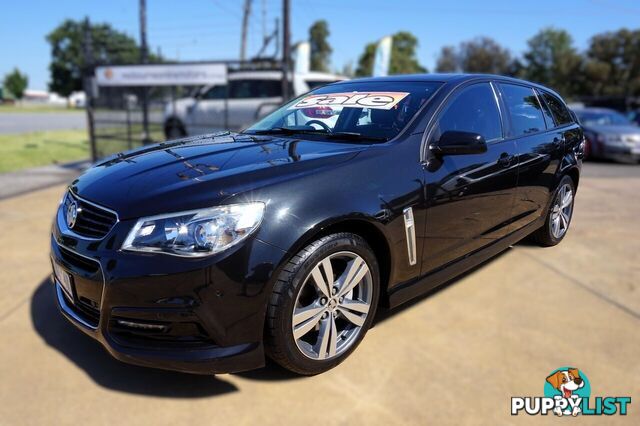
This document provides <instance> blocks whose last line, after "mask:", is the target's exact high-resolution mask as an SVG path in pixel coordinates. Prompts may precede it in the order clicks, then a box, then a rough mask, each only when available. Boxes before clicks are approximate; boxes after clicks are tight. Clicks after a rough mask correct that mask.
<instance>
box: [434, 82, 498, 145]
mask: <svg viewBox="0 0 640 426" xmlns="http://www.w3.org/2000/svg"><path fill="white" fill-rule="evenodd" d="M447 131H458V132H471V133H477V134H480V135H482V137H484V139H485V141H487V142H491V141H495V140H498V139H501V138H502V122H501V120H500V112H499V111H498V105H497V104H496V98H495V95H494V93H493V89H492V88H491V85H490V84H489V83H478V84H474V85H472V86H469V87H466V88H464V89H462V91H461V92H459V93H458V94H457V95H456V96H455V98H454V99H453V101H450V102H449V105H447V106H446V108H445V110H444V112H443V113H441V114H440V118H438V121H437V123H436V126H435V128H434V131H433V133H432V135H431V141H432V142H436V141H438V140H439V139H440V136H442V134H443V133H444V132H447Z"/></svg>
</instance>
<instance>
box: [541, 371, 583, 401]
mask: <svg viewBox="0 0 640 426" xmlns="http://www.w3.org/2000/svg"><path fill="white" fill-rule="evenodd" d="M547 382H548V383H549V384H551V386H553V388H554V389H556V390H557V391H559V392H560V393H561V394H562V396H563V397H564V398H571V395H573V392H574V391H577V390H578V389H580V388H582V387H584V380H582V377H580V371H578V369H577V368H568V369H566V370H558V371H556V372H555V373H553V374H552V375H550V376H549V377H547Z"/></svg>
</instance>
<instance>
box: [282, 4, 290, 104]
mask: <svg viewBox="0 0 640 426" xmlns="http://www.w3.org/2000/svg"><path fill="white" fill-rule="evenodd" d="M290 12H291V4H290V0H282V100H283V101H284V102H286V101H288V100H289V98H290V97H291V94H290V93H289V70H290V69H291V39H290V37H291V34H290V30H289V18H290V16H289V14H290Z"/></svg>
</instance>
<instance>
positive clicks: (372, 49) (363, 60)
mask: <svg viewBox="0 0 640 426" xmlns="http://www.w3.org/2000/svg"><path fill="white" fill-rule="evenodd" d="M377 48H378V43H369V44H367V45H366V46H365V47H364V52H362V55H360V57H359V58H358V66H357V67H356V77H367V76H370V75H371V74H373V61H374V60H375V57H376V49H377Z"/></svg>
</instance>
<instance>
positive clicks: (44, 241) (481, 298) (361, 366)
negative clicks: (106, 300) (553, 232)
mask: <svg viewBox="0 0 640 426" xmlns="http://www.w3.org/2000/svg"><path fill="white" fill-rule="evenodd" d="M63 190H64V186H63V185H60V186H55V187H51V188H49V189H45V190H42V191H37V192H32V193H28V194H25V195H21V196H18V197H12V198H9V199H5V200H2V201H0V223H1V225H2V227H1V229H2V233H0V247H1V249H0V250H2V252H1V256H0V270H2V271H3V273H2V275H1V278H0V286H1V287H0V288H1V289H2V292H0V335H1V336H2V337H3V339H4V343H3V347H2V350H1V351H0V377H1V380H0V401H2V404H0V424H2V425H5V424H6V425H14V424H34V425H35V424H38V425H39V424H70V425H77V424H79V423H83V424H108V423H109V424H116V423H118V424H187V423H191V424H216V425H218V424H246V425H249V424H250V425H256V424H278V425H282V424H317V423H324V424H330V425H333V424H336V425H343V424H355V425H360V424H434V423H435V424H456V425H460V424H514V423H528V424H532V423H534V422H536V423H539V422H540V421H545V422H548V423H555V422H558V421H560V420H559V419H556V418H554V417H553V416H548V417H547V418H544V419H542V418H540V417H539V416H538V417H528V416H524V415H520V416H518V417H512V416H510V414H509V407H510V399H511V397H512V396H525V395H530V396H539V395H542V393H543V387H544V383H545V377H546V376H547V375H548V374H549V373H550V372H551V371H552V370H554V369H556V368H558V367H561V366H565V365H571V366H575V367H578V368H580V369H581V370H582V371H583V372H584V373H586V374H587V375H588V377H589V380H590V381H591V386H592V389H593V392H592V394H593V395H602V396H627V395H628V396H631V397H632V398H633V402H632V404H631V405H630V407H629V409H630V412H629V415H628V416H626V417H624V418H623V417H618V416H612V417H604V416H603V417H600V416H598V417H596V416H593V417H590V418H589V417H586V416H583V417H582V418H580V419H579V420H578V419H576V420H578V421H580V422H587V423H592V424H596V423H597V424H609V423H611V424H622V423H624V424H638V423H639V422H640V405H639V404H640V399H638V398H640V380H638V377H639V376H640V364H639V363H638V355H640V289H639V288H638V287H639V285H640V284H639V281H640V269H639V267H640V238H638V237H639V235H638V233H639V231H638V226H637V220H638V215H639V214H640V198H639V197H638V193H640V167H633V166H623V165H615V164H594V163H588V164H587V165H586V167H585V173H584V175H583V178H582V182H581V184H580V188H579V190H578V194H577V199H576V206H575V215H574V219H573V223H572V229H571V230H570V232H569V234H568V235H567V237H566V238H565V240H564V241H563V243H562V244H561V245H559V246H557V247H554V248H548V249H541V248H538V247H535V246H532V245H529V244H526V243H521V244H518V245H517V246H515V247H513V248H512V249H510V250H508V251H507V252H505V253H504V254H502V255H501V256H499V257H498V258H496V259H494V260H493V261H490V262H488V263H487V264H485V265H484V266H482V267H481V268H478V269H477V270H475V271H474V272H472V273H469V274H467V275H465V276H464V277H462V278H460V279H458V280H457V281H455V282H454V283H452V284H450V285H448V286H447V287H445V288H443V289H441V290H440V291H438V292H436V293H435V294H432V295H430V296H428V297H424V298H422V299H420V300H418V301H416V302H413V303H411V304H409V305H408V306H405V307H403V308H401V309H399V310H397V311H395V312H391V313H381V314H380V315H379V316H378V321H377V323H376V325H375V327H374V328H373V329H372V330H371V331H370V333H369V334H368V335H367V336H366V339H365V340H364V342H363V343H362V345H360V347H359V348H358V350H357V351H356V352H355V353H354V354H353V355H352V356H351V357H350V358H349V359H348V360H347V361H346V362H344V363H343V364H342V365H340V366H339V367H338V368H336V369H334V370H332V371H330V372H328V373H326V374H323V375H320V376H316V377H312V378H299V377H297V376H293V375H291V374H288V373H287V372H285V371H283V370H281V369H280V368H278V367H275V366H272V365H270V366H268V367H267V368H265V369H263V370H258V371H254V372H249V373H243V374H233V375H220V376H216V377H202V376H190V375H183V374H177V373H171V372H164V371H159V370H158V371H157V370H152V369H144V368H140V367H133V366H129V365H125V364H122V363H119V362H117V361H114V360H112V359H111V358H110V357H109V356H108V355H107V354H106V353H105V352H104V351H103V350H102V348H100V346H99V345H98V344H96V343H95V342H93V341H91V340H90V339H88V338H86V337H85V336H84V335H81V333H80V332H78V331H76V330H75V329H74V328H73V327H72V326H70V325H69V324H67V323H66V322H65V320H64V319H62V317H61V316H60V314H59V313H58V312H57V311H56V308H55V304H54V301H53V299H52V293H51V286H50V283H49V281H48V278H47V277H48V274H49V273H50V272H49V269H50V266H49V262H48V255H47V252H48V244H49V237H48V234H49V227H50V223H51V218H52V216H53V212H54V210H55V208H56V205H57V202H58V201H59V199H60V196H61V194H62V192H63ZM569 421H570V422H573V421H574V420H569Z"/></svg>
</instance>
